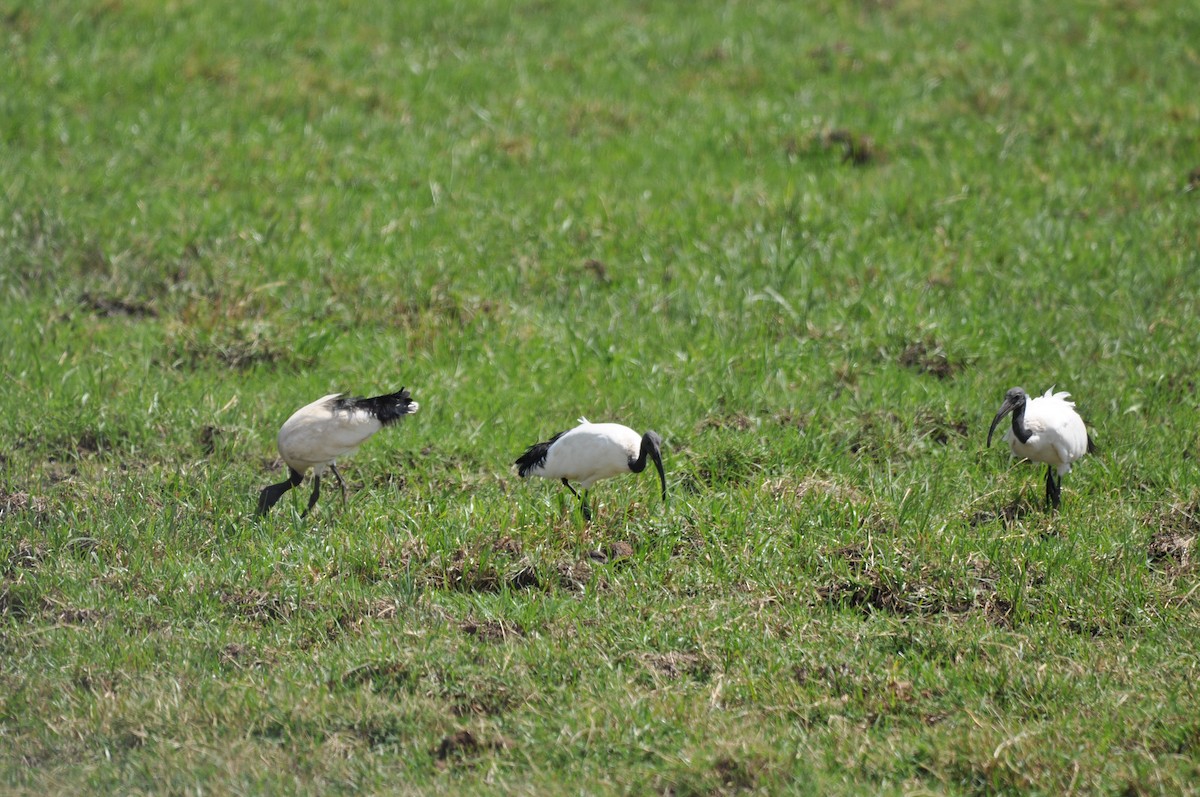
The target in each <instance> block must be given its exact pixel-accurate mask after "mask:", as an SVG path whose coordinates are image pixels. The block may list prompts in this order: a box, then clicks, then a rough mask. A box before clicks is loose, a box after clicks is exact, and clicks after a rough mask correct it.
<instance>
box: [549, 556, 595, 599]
mask: <svg viewBox="0 0 1200 797" xmlns="http://www.w3.org/2000/svg"><path fill="white" fill-rule="evenodd" d="M554 569H555V572H556V573H557V575H558V585H559V586H560V587H562V588H563V589H565V590H569V591H571V592H583V591H584V589H586V588H587V585H588V582H590V581H591V579H592V566H591V565H590V564H589V563H587V562H586V561H583V560H580V561H577V562H573V561H571V560H569V559H564V560H562V561H560V562H559V563H558V564H557V565H555V568H554Z"/></svg>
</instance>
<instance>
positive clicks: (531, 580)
mask: <svg viewBox="0 0 1200 797" xmlns="http://www.w3.org/2000/svg"><path fill="white" fill-rule="evenodd" d="M541 585H542V582H541V579H539V578H538V574H537V571H536V570H534V568H533V565H532V564H529V563H528V562H521V563H520V564H519V565H518V567H517V569H516V570H515V571H513V572H512V573H510V574H509V575H508V586H509V587H510V588H511V589H532V588H534V587H540V586H541Z"/></svg>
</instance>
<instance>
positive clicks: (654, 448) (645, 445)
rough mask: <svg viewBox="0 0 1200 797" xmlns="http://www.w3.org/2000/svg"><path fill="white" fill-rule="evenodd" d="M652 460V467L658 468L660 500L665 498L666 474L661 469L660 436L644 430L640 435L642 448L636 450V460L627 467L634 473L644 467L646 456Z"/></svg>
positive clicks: (639, 471)
mask: <svg viewBox="0 0 1200 797" xmlns="http://www.w3.org/2000/svg"><path fill="white" fill-rule="evenodd" d="M647 455H649V456H650V459H652V460H654V467H655V469H657V470H658V481H659V483H660V484H661V485H662V500H664V501H666V500H667V474H666V472H665V471H663V464H662V438H661V437H659V436H658V432H646V433H645V434H644V435H642V450H641V451H639V452H638V458H637V461H636V462H634V463H633V464H632V465H630V467H629V469H630V470H631V471H633V472H634V473H641V472H642V471H643V470H645V469H646V456H647Z"/></svg>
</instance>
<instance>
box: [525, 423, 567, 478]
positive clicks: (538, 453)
mask: <svg viewBox="0 0 1200 797" xmlns="http://www.w3.org/2000/svg"><path fill="white" fill-rule="evenodd" d="M564 434H566V432H559V433H558V434H556V435H554V437H551V438H550V439H549V440H547V441H546V442H544V443H534V444H533V445H531V446H530V447H529V448H527V449H525V453H524V454H522V455H521V456H519V457H517V461H516V462H514V463H513V464H514V465H516V466H517V475H518V476H520V477H521V478H522V479H524V478H525V477H526V476H528V475H529V471H531V470H533V469H534V468H540V467H541V466H542V465H545V464H546V454H547V453H549V451H550V446H552V445H554V442H555V441H556V440H558V438H560V437H562V436H563V435H564ZM567 486H568V487H569V486H570V485H567Z"/></svg>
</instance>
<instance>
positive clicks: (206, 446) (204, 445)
mask: <svg viewBox="0 0 1200 797" xmlns="http://www.w3.org/2000/svg"><path fill="white" fill-rule="evenodd" d="M224 435H225V430H224V429H222V428H221V427H220V426H213V425H211V424H205V425H204V426H202V427H201V428H200V434H199V436H198V437H197V442H198V443H199V444H200V450H201V451H203V452H204V456H206V457H211V456H212V455H213V454H215V453H216V452H217V445H218V444H219V443H220V442H221V439H222V437H223V436H224Z"/></svg>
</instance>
